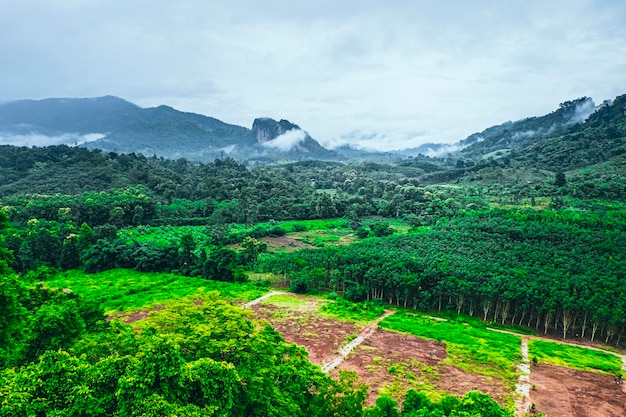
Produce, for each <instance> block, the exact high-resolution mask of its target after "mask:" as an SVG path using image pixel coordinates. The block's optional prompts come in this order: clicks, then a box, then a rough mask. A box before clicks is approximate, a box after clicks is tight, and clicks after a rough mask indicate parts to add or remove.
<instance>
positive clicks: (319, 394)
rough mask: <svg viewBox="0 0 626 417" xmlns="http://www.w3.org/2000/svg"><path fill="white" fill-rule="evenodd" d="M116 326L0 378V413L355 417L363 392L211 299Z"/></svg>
mask: <svg viewBox="0 0 626 417" xmlns="http://www.w3.org/2000/svg"><path fill="white" fill-rule="evenodd" d="M203 301H204V302H203V303H202V305H194V303H191V300H187V301H185V302H182V303H180V304H176V305H172V306H170V307H169V308H168V309H167V310H164V311H162V312H158V313H154V314H153V316H151V317H150V319H149V323H148V324H147V325H148V326H149V327H147V328H144V329H143V331H142V332H140V333H137V332H134V331H133V330H131V329H130V328H128V327H126V326H122V325H120V324H116V325H114V326H113V327H111V328H109V329H106V330H105V331H103V332H99V333H93V334H90V335H87V336H86V337H85V338H84V339H82V340H81V341H79V342H78V343H77V344H76V345H75V346H74V347H73V348H72V349H71V350H70V351H69V353H68V352H67V351H63V350H59V351H55V350H50V351H47V352H46V353H44V354H43V355H42V356H41V357H40V358H39V359H38V360H36V361H33V362H31V363H26V364H25V366H24V367H22V368H7V369H4V371H2V373H0V381H1V382H0V397H2V399H3V401H2V403H0V414H2V415H3V416H8V417H9V416H21V415H38V414H41V415H60V416H75V415H89V416H113V415H125V416H145V415H150V416H152V415H154V416H156V415H180V416H199V415H209V416H218V415H222V416H225V415H232V416H282V415H292V416H330V415H340V414H343V415H355V416H358V415H360V413H361V409H362V402H363V399H364V391H363V388H362V387H356V386H355V385H354V379H353V378H351V377H349V376H348V377H347V378H343V379H341V380H340V381H339V382H335V381H333V380H332V379H330V378H329V377H328V376H326V375H324V374H323V373H322V372H321V370H320V369H319V367H316V366H314V365H312V364H311V363H310V362H308V360H307V357H306V352H305V351H304V350H303V349H302V348H299V347H296V346H295V345H288V344H286V343H284V340H283V339H282V338H281V337H280V335H278V333H276V331H274V330H273V329H271V328H270V327H268V326H263V325H260V324H259V323H255V322H251V321H250V320H248V319H247V317H246V313H245V312H244V311H243V310H241V309H239V308H237V307H234V306H231V305H230V304H228V303H226V302H225V301H223V300H221V299H219V298H218V297H217V294H216V293H213V294H209V295H208V296H207V297H205V298H204V300H203Z"/></svg>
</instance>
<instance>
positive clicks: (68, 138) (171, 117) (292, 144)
mask: <svg viewBox="0 0 626 417" xmlns="http://www.w3.org/2000/svg"><path fill="white" fill-rule="evenodd" d="M258 120H264V121H265V122H264V123H263V124H262V126H257V128H256V129H255V128H253V129H248V128H245V127H242V126H236V125H232V124H227V123H224V122H222V121H220V120H217V119H215V118H212V117H207V116H203V115H200V114H195V113H186V112H181V111H178V110H176V109H173V108H171V107H168V106H159V107H155V108H141V107H139V106H136V105H134V104H132V103H129V102H127V101H125V100H123V99H120V98H117V97H112V96H106V97H97V98H63V99H56V98H50V99H45V100H20V101H12V102H5V103H0V140H2V141H4V142H5V143H9V144H11V143H20V144H25V145H53V144H69V145H82V146H85V147H88V148H91V149H101V150H104V151H107V152H117V153H141V154H143V155H146V156H152V155H157V156H160V157H165V158H169V159H178V158H186V159H189V160H191V161H199V162H208V161H212V160H214V159H216V158H224V157H232V158H235V159H238V160H241V161H245V160H257V161H268V160H269V161H275V160H280V159H286V160H298V159H332V158H333V156H334V153H333V152H331V151H329V150H327V149H325V148H323V147H322V146H321V145H319V143H317V141H315V139H313V138H311V137H310V136H309V135H308V134H307V133H306V132H304V131H302V130H301V129H300V128H299V127H298V126H297V125H294V124H291V123H290V122H287V121H280V122H276V121H274V120H272V119H258ZM282 122H286V123H288V124H289V126H290V128H289V129H287V130H285V129H283V130H282V131H281V135H282V134H285V133H288V132H289V131H291V130H293V131H294V132H292V133H291V135H292V136H295V137H290V138H287V140H286V141H281V140H280V139H279V140H278V142H275V141H274V140H275V139H277V138H278V136H280V135H278V134H276V133H277V132H278V130H277V129H276V128H275V126H274V125H280V123H282ZM265 130H267V132H266V133H264V134H263V138H266V139H267V141H266V143H263V142H262V141H261V140H259V138H260V136H259V132H260V131H265ZM283 139H284V138H283ZM276 143H278V144H279V145H280V146H272V145H273V144H276Z"/></svg>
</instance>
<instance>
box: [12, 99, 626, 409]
mask: <svg viewBox="0 0 626 417" xmlns="http://www.w3.org/2000/svg"><path fill="white" fill-rule="evenodd" d="M620 100H621V101H620ZM623 100H624V98H623V97H621V98H618V99H616V102H617V103H618V104H619V103H622V101H623ZM615 108H617V107H616V106H612V107H611V106H609V107H607V108H605V109H604V110H603V109H601V110H600V111H598V112H596V113H594V115H592V117H590V119H589V120H588V121H587V122H586V123H585V124H583V125H581V126H574V127H572V128H571V129H569V130H567V131H566V132H565V134H561V135H559V136H558V137H550V138H548V139H546V140H545V141H542V142H540V143H534V144H530V145H529V146H528V147H527V148H524V149H513V150H509V151H508V152H503V153H502V154H501V155H498V156H496V157H493V156H489V157H486V158H482V157H480V156H476V155H472V156H471V158H470V157H468V156H463V155H456V156H447V157H442V158H429V157H425V156H419V157H414V158H398V160H397V161H396V162H394V163H376V162H360V163H339V162H321V161H300V162H292V163H287V164H280V165H266V166H247V165H244V164H242V163H239V162H237V161H235V160H233V159H218V160H215V161H214V162H212V163H207V164H199V163H191V162H189V161H187V160H184V159H179V160H166V159H163V158H157V157H146V156H143V155H139V154H117V153H105V152H102V151H98V150H87V149H83V148H80V147H68V146H52V147H45V148H36V147H33V148H24V147H13V146H8V145H6V146H0V276H1V278H0V415H2V416H7V417H8V416H164V415H167V416H368V417H369V416H372V417H373V416H433V417H434V416H437V417H440V416H448V417H461V416H494V417H495V416H510V415H512V410H511V409H510V407H507V406H506V405H502V404H498V403H497V402H495V401H494V400H493V399H492V398H491V397H490V396H489V395H488V394H484V393H481V392H478V391H470V392H468V393H466V394H465V395H462V396H455V395H447V396H445V397H443V398H438V399H433V398H429V397H428V396H427V395H425V394H424V393H421V392H417V391H415V390H409V391H408V392H407V393H406V395H405V396H404V397H403V399H402V400H401V401H400V402H398V401H396V400H394V399H392V398H391V397H389V396H385V395H381V396H380V397H378V398H377V399H376V400H375V403H374V404H373V405H367V404H366V392H367V386H366V385H365V384H363V383H362V382H361V381H359V380H358V378H357V377H356V375H355V374H353V373H350V372H341V373H340V375H339V376H337V377H335V378H333V377H331V376H329V375H327V374H326V373H324V372H322V370H321V368H320V367H319V366H318V365H314V364H313V363H311V362H310V361H309V360H308V357H307V352H306V351H305V350H304V348H302V347H299V346H296V345H295V344H290V343H287V342H286V341H285V339H284V338H283V337H282V336H281V334H280V333H279V332H277V331H276V330H275V329H274V328H272V327H271V326H270V325H269V324H268V323H267V322H266V321H263V320H260V319H258V318H256V317H254V315H253V314H251V313H249V312H247V311H245V310H243V309H242V308H240V307H239V305H237V303H238V302H247V301H250V300H252V299H255V298H257V297H259V296H261V295H262V294H264V293H266V292H267V291H268V290H269V289H270V288H274V287H275V288H279V289H281V290H283V291H291V292H294V293H298V294H315V295H319V296H322V297H329V299H333V300H334V299H340V300H343V301H342V302H346V303H359V304H358V305H368V304H367V303H370V304H372V305H377V306H381V305H382V306H385V308H388V309H396V310H398V311H402V312H403V313H402V314H404V315H403V316H402V317H403V319H402V320H400V319H399V318H398V319H394V320H395V321H394V320H391V319H390V321H389V323H390V324H388V325H387V327H389V328H391V329H395V330H397V331H401V332H409V333H410V332H411V331H412V330H411V328H412V327H411V326H415V325H416V324H415V323H412V322H411V321H410V319H407V317H409V318H410V317H411V316H410V315H408V314H409V312H411V311H416V312H426V313H432V314H439V315H446V317H466V318H467V319H468V320H473V323H479V324H478V326H479V327H480V323H482V325H483V326H487V325H489V326H494V327H498V328H503V329H508V330H511V331H515V332H518V333H520V334H529V333H533V334H541V335H548V336H551V337H555V338H560V339H566V340H572V341H576V340H586V341H589V342H596V343H601V344H604V345H606V346H609V347H610V348H613V349H619V348H623V347H624V346H625V345H626V341H625V338H624V334H625V332H626V314H625V312H626V169H625V168H626V159H625V158H626V156H625V152H626V147H625V145H624V143H625V134H626V121H625V116H624V113H623V112H616V111H615ZM573 149H574V150H575V152H574V151H573ZM277 242H278V243H277ZM124 271H126V272H124ZM139 272H141V273H146V274H152V275H149V276H150V277H152V278H151V279H152V281H150V283H149V284H143V285H135V286H132V285H130V284H129V286H128V287H124V286H121V285H118V283H119V282H122V281H123V280H128V282H129V283H131V284H132V277H133V275H132V274H135V273H139ZM98 274H100V275H98ZM107 274H108V275H107ZM90 276H93V277H97V279H95V278H94V280H91V279H90V278H88V277H90ZM104 282H106V287H105V286H104V284H103V283H104ZM157 301H159V302H162V303H163V305H165V306H166V307H165V308H163V309H154V310H153V311H152V312H151V313H150V314H149V315H148V317H147V318H145V319H144V321H142V322H141V326H140V328H137V327H135V326H133V325H131V324H126V323H123V322H122V321H121V320H116V319H115V317H116V314H121V313H122V312H125V313H131V312H132V311H133V310H137V309H141V308H146V307H147V306H148V307H150V306H151V307H154V305H156V304H155V303H156V302H157ZM196 301H198V302H196ZM363 303H365V304H363ZM377 311H378V310H377ZM433 328H434V327H433ZM442 328H443V327H442ZM420 331H422V330H420ZM428 337H430V338H432V339H438V338H439V337H440V336H437V335H436V334H434V333H433V334H432V335H430V336H428ZM537 346H538V347H537V349H539V348H540V347H541V345H539V344H538V345H537ZM541 348H542V349H543V350H541V352H548V353H543V355H544V356H546V357H548V356H550V355H551V354H550V353H549V351H548V347H545V346H544V347H541ZM503 355H504V353H503ZM511 355H512V354H511ZM541 358H542V360H543V356H541ZM503 360H504V359H503ZM506 360H508V361H510V358H508V359H506ZM609 368H610V367H608V368H607V369H609ZM610 369H613V368H610ZM507 372H508V371H507ZM508 377H514V375H512V376H511V375H508V376H507V378H508Z"/></svg>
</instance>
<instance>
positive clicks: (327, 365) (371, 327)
mask: <svg viewBox="0 0 626 417" xmlns="http://www.w3.org/2000/svg"><path fill="white" fill-rule="evenodd" d="M393 313H395V311H394V310H385V314H383V315H382V316H380V317H379V318H377V319H376V320H374V321H373V322H371V323H370V324H368V325H367V326H366V327H365V328H364V329H363V330H362V331H361V333H359V335H358V336H357V337H356V338H355V339H354V340H352V341H351V342H350V343H348V344H347V345H345V346H343V347H342V348H341V349H339V356H337V357H335V358H333V359H332V360H331V361H329V362H326V361H324V363H323V365H322V371H324V372H326V373H328V372H330V371H332V370H333V369H335V368H336V367H338V366H339V365H341V363H342V362H343V361H344V360H345V359H346V356H348V355H349V354H350V352H352V350H354V348H355V347H357V346H359V345H360V344H361V343H363V341H364V340H365V339H367V338H368V336H371V335H372V334H373V333H374V331H375V330H376V327H377V326H378V323H380V322H381V321H382V320H383V319H385V318H386V317H389V316H391V315H392V314H393Z"/></svg>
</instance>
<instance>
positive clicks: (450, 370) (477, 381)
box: [437, 364, 511, 405]
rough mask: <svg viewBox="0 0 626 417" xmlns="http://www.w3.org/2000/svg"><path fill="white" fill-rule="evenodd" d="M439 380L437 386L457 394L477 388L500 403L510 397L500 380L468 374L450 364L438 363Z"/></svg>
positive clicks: (502, 403)
mask: <svg viewBox="0 0 626 417" xmlns="http://www.w3.org/2000/svg"><path fill="white" fill-rule="evenodd" d="M437 369H438V371H439V375H440V380H439V381H438V383H437V388H439V389H441V390H443V391H445V392H447V393H449V394H454V395H457V396H463V395H465V394H466V393H467V392H468V391H473V390H478V391H481V392H484V393H486V394H489V395H490V396H491V398H493V399H494V400H496V401H497V402H498V403H499V404H500V405H507V401H508V399H509V398H511V391H510V390H509V389H507V388H506V386H505V385H504V383H503V382H502V381H501V380H498V379H496V378H492V377H489V376H485V375H478V374H470V373H467V372H465V371H462V370H460V369H459V368H456V367H454V366H451V365H443V364H442V365H439V366H438V368H437Z"/></svg>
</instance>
